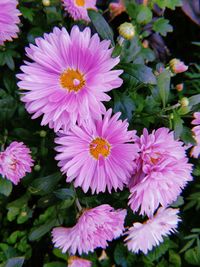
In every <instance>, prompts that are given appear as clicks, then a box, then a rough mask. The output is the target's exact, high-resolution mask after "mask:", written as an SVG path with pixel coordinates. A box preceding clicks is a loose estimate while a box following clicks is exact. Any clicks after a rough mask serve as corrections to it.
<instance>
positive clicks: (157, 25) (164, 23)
mask: <svg viewBox="0 0 200 267" xmlns="http://www.w3.org/2000/svg"><path fill="white" fill-rule="evenodd" d="M153 30H154V31H155V32H157V33H160V34H161V35H163V36H166V35H167V33H168V32H172V31H173V27H172V26H171V25H170V24H169V20H168V19H164V18H159V19H157V20H156V21H155V22H154V23H153Z"/></svg>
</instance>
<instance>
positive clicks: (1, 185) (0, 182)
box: [0, 177, 12, 197]
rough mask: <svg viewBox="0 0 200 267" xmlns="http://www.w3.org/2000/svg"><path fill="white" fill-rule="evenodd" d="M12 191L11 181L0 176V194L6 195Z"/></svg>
mask: <svg viewBox="0 0 200 267" xmlns="http://www.w3.org/2000/svg"><path fill="white" fill-rule="evenodd" d="M11 192H12V183H11V182H10V181H8V180H6V179H4V178H2V177H0V194H3V195H4V196H6V197H8V196H9V195H10V193H11Z"/></svg>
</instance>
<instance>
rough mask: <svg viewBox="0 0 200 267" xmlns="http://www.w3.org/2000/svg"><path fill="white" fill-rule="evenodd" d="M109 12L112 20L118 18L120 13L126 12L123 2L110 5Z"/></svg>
mask: <svg viewBox="0 0 200 267" xmlns="http://www.w3.org/2000/svg"><path fill="white" fill-rule="evenodd" d="M109 10H110V14H111V17H112V18H115V17H117V16H119V15H120V14H121V13H122V12H124V11H126V7H125V4H124V0H119V1H118V3H110V4H109Z"/></svg>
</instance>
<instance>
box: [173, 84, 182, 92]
mask: <svg viewBox="0 0 200 267" xmlns="http://www.w3.org/2000/svg"><path fill="white" fill-rule="evenodd" d="M175 88H176V90H177V91H178V92H181V91H183V83H179V84H177V85H176V87H175Z"/></svg>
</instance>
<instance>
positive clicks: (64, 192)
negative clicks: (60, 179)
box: [54, 188, 75, 200]
mask: <svg viewBox="0 0 200 267" xmlns="http://www.w3.org/2000/svg"><path fill="white" fill-rule="evenodd" d="M54 194H55V196H56V197H57V198H60V199H62V200H66V199H67V200H68V199H75V192H74V190H72V189H68V188H60V189H58V190H56V191H54Z"/></svg>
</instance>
